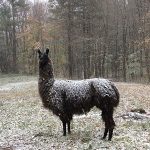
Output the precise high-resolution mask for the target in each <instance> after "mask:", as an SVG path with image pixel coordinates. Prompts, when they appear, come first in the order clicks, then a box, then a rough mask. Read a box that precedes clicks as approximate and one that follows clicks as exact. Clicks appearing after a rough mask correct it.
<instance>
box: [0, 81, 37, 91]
mask: <svg viewBox="0 0 150 150" xmlns="http://www.w3.org/2000/svg"><path fill="white" fill-rule="evenodd" d="M34 84H37V82H36V81H29V82H17V83H8V84H5V85H2V86H0V92H1V91H10V90H22V89H23V88H25V87H26V88H28V87H30V86H31V85H34Z"/></svg>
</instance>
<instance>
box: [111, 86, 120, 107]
mask: <svg viewBox="0 0 150 150" xmlns="http://www.w3.org/2000/svg"><path fill="white" fill-rule="evenodd" d="M111 86H112V88H113V90H114V91H115V94H116V98H114V102H113V104H114V107H117V106H118V104H119V100H120V94H119V91H118V89H117V88H116V86H115V85H114V84H112V85H111Z"/></svg>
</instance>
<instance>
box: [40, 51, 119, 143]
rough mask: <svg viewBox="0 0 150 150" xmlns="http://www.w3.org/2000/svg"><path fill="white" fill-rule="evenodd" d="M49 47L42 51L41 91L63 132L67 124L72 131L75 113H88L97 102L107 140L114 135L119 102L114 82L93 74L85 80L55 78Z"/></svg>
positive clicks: (42, 97)
mask: <svg viewBox="0 0 150 150" xmlns="http://www.w3.org/2000/svg"><path fill="white" fill-rule="evenodd" d="M48 53H49V49H46V52H44V53H42V52H41V51H40V50H38V54H39V82H38V87H39V94H40V97H41V100H42V103H43V105H44V107H45V108H46V109H49V110H51V111H52V112H53V113H54V114H55V115H56V116H58V117H59V118H60V120H61V121H62V124H63V135H64V136H66V126H67V127H68V133H71V131H70V122H71V120H72V118H73V115H74V114H78V115H79V114H86V113H88V112H89V111H90V109H91V108H93V107H94V106H96V107H97V108H99V109H100V110H101V111H102V119H103V121H104V122H105V131H104V136H103V138H102V139H105V138H106V136H107V134H108V133H109V135H108V140H111V138H112V136H113V130H114V127H115V122H114V120H113V111H114V108H115V107H117V106H118V104H119V92H118V90H117V88H116V87H115V85H114V84H113V83H112V82H110V81H109V80H106V79H100V78H93V79H85V80H56V79H54V74H53V67H52V62H51V59H50V58H49V57H48Z"/></svg>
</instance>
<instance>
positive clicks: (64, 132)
mask: <svg viewBox="0 0 150 150" xmlns="http://www.w3.org/2000/svg"><path fill="white" fill-rule="evenodd" d="M63 136H66V122H65V121H63Z"/></svg>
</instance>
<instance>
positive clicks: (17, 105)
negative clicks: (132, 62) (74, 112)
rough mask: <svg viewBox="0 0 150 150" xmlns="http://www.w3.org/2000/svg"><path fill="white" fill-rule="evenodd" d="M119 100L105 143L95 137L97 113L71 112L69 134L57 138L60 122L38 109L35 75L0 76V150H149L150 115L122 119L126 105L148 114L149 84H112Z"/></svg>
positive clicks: (99, 121) (99, 128)
mask: <svg viewBox="0 0 150 150" xmlns="http://www.w3.org/2000/svg"><path fill="white" fill-rule="evenodd" d="M115 85H116V86H117V88H118V89H119V91H120V95H121V99H120V104H119V106H118V107H117V109H116V110H115V113H114V117H115V121H116V125H117V126H116V129H115V130H114V137H113V139H112V141H111V142H108V141H107V140H101V137H102V135H103V130H104V124H103V122H102V119H101V111H99V110H98V109H96V108H94V109H92V110H91V111H90V113H88V114H87V115H82V116H74V119H73V121H72V124H71V128H72V134H71V135H68V136H66V137H64V136H62V126H61V122H60V120H59V119H58V118H57V117H56V116H54V115H53V114H52V113H51V112H49V111H47V110H45V109H44V108H43V107H42V103H41V100H40V98H39V95H38V89H37V78H35V77H25V76H22V77H17V76H16V77H13V78H12V77H9V78H8V77H5V76H2V77H1V78H0V150H4V149H5V150H69V149H70V150H106V149H110V150H115V149H116V150H150V119H149V118H147V119H133V118H126V119H125V118H123V117H121V115H123V114H126V113H127V112H129V111H130V110H131V109H135V108H143V109H144V110H145V111H146V112H147V114H148V115H149V112H150V85H144V84H135V83H133V84H132V83H115Z"/></svg>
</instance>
